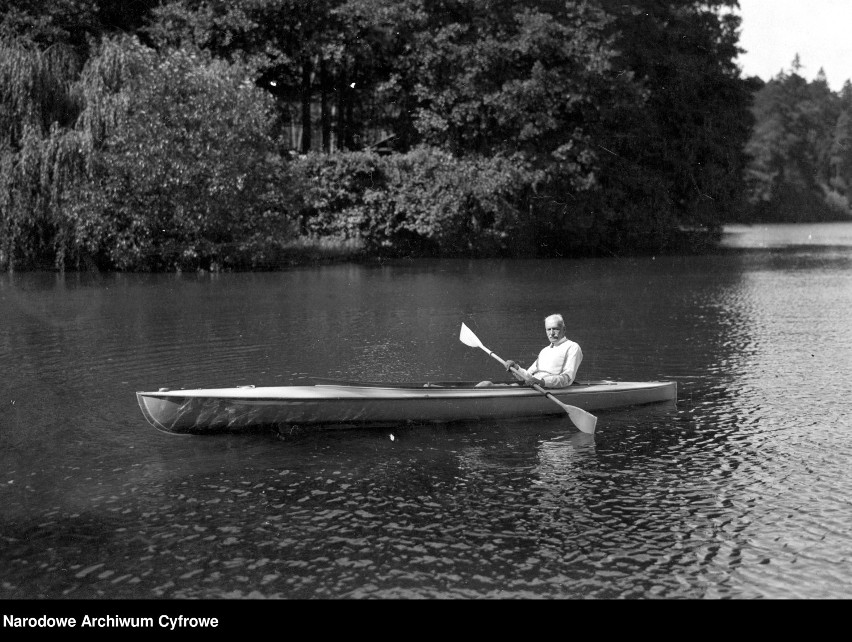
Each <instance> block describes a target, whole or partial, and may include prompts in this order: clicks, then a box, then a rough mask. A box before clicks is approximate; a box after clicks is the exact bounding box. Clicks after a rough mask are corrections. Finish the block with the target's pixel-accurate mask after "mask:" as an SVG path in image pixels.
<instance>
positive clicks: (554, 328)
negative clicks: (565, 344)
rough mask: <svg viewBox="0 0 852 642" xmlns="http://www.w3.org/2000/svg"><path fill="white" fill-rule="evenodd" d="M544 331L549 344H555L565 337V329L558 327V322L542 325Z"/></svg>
mask: <svg viewBox="0 0 852 642" xmlns="http://www.w3.org/2000/svg"><path fill="white" fill-rule="evenodd" d="M544 329H545V331H546V332H547V338H548V339H549V340H550V343H551V344H554V343H557V342H558V341H559V340H561V339H562V337H564V336H565V328H564V327H563V326H561V325H559V322H558V321H548V322H547V323H545V324H544Z"/></svg>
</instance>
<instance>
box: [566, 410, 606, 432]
mask: <svg viewBox="0 0 852 642" xmlns="http://www.w3.org/2000/svg"><path fill="white" fill-rule="evenodd" d="M565 409H566V410H567V411H568V417H570V418H571V421H573V422H574V425H575V426H577V428H578V429H579V430H580V432H584V433H587V434H589V435H594V434H595V426H596V425H597V423H598V418H597V417H595V416H594V415H592V414H589V413H588V412H586V411H585V410H583V409H582V408H577V407H576V406H565Z"/></svg>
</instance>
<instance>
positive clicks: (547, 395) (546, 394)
mask: <svg viewBox="0 0 852 642" xmlns="http://www.w3.org/2000/svg"><path fill="white" fill-rule="evenodd" d="M479 347H480V348H482V349H483V350H485V352H487V353H488V354H490V355H491V356H492V357H494V358H495V359H497V361H499V362H500V363H502V364H503V367H504V368H507V369H508V365H507V364H506V362H505V361H503V359H501V358H500V357H499V356H498V355H496V354H494V353H493V352H491V350H489V349H488V348H486V347H485V346H479ZM512 367H513V368H514V369H515V370H517V369H518V367H517V366H512ZM530 385H531V386H532V387H533V388H535V389H536V390H538V391H539V392H540V393H542V394H543V395H544V396H545V397H550V399H551V400H553V401H555V402H556V403H558V404H559V405H560V406H565V405H566V404H564V403H562V402H561V401H559V399H557V398H556V397H554V396H553V395H552V394H550V393H549V392H548V391H547V390H545V389H544V388H542V387H541V386H540V385H538V384H537V383H531V384H530Z"/></svg>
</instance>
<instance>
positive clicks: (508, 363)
mask: <svg viewBox="0 0 852 642" xmlns="http://www.w3.org/2000/svg"><path fill="white" fill-rule="evenodd" d="M512 366H514V367H516V368H517V367H518V364H517V363H515V362H514V361H512V360H511V359H509V360H508V361H506V370H511V369H512Z"/></svg>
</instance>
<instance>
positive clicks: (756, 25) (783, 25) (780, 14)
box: [737, 0, 852, 91]
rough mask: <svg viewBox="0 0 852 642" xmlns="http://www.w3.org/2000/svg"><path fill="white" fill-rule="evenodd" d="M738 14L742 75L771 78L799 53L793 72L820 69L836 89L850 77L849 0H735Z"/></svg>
mask: <svg viewBox="0 0 852 642" xmlns="http://www.w3.org/2000/svg"><path fill="white" fill-rule="evenodd" d="M739 3H740V11H739V14H740V16H741V17H742V25H741V27H740V47H741V48H742V49H746V50H747V52H746V53H744V54H741V55H740V56H739V58H738V59H737V62H738V64H739V65H740V67H741V68H742V72H743V76H759V77H760V78H762V79H763V80H769V79H770V78H774V77H775V76H777V75H778V74H779V73H780V72H781V71H784V72H789V71H790V69H791V67H792V62H793V58H794V57H795V56H796V54H797V53H798V54H799V61H800V62H801V64H802V69H800V70H799V75H800V76H802V77H803V78H805V79H806V80H809V81H810V80H813V79H814V77H815V76H816V75H817V73H818V72H819V70H820V67H822V69H823V70H824V71H825V74H826V77H827V78H828V86H829V87H830V88H831V90H832V91H840V89H841V88H842V87H843V83H844V82H845V81H846V80H852V0H739Z"/></svg>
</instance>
